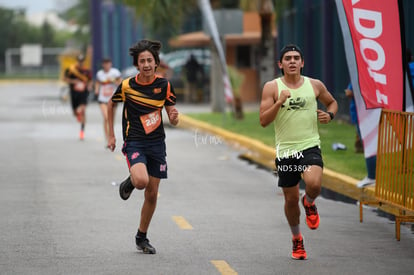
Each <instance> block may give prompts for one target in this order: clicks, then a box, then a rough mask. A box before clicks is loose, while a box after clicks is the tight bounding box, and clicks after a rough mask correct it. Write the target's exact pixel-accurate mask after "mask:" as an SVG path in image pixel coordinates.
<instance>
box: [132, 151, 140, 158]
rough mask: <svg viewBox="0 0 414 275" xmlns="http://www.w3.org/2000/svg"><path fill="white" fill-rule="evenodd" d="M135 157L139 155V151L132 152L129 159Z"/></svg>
mask: <svg viewBox="0 0 414 275" xmlns="http://www.w3.org/2000/svg"><path fill="white" fill-rule="evenodd" d="M137 157H139V152H134V153H133V154H132V155H131V159H136V158H137Z"/></svg>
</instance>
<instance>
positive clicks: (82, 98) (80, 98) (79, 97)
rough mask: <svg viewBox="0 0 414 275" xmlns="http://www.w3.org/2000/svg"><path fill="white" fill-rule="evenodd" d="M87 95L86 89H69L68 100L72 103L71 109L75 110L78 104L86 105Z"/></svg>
mask: <svg viewBox="0 0 414 275" xmlns="http://www.w3.org/2000/svg"><path fill="white" fill-rule="evenodd" d="M88 95H89V93H88V92H87V91H85V92H76V91H70V102H71V104H72V110H73V111H75V110H76V109H77V108H78V107H79V106H80V105H86V104H87V103H88Z"/></svg>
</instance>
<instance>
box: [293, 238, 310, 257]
mask: <svg viewBox="0 0 414 275" xmlns="http://www.w3.org/2000/svg"><path fill="white" fill-rule="evenodd" d="M292 243H293V248H292V259H295V260H306V259H307V255H306V251H305V247H304V246H303V237H300V238H299V239H292Z"/></svg>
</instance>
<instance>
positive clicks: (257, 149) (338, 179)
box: [177, 114, 399, 215]
mask: <svg viewBox="0 0 414 275" xmlns="http://www.w3.org/2000/svg"><path fill="white" fill-rule="evenodd" d="M177 127H180V128H184V129H195V130H200V131H202V132H206V133H209V134H213V135H217V136H219V137H220V138H221V139H223V140H225V141H226V142H227V143H229V144H230V145H232V146H234V147H236V148H238V149H241V148H243V151H244V152H243V153H242V157H243V158H246V159H249V160H250V161H252V162H254V163H257V164H259V165H261V166H263V167H266V168H268V169H269V170H274V169H275V164H274V160H275V157H276V155H275V149H274V148H273V147H270V146H268V145H265V144H264V143H262V142H260V141H258V140H255V139H252V138H248V137H246V136H242V135H238V134H235V133H233V132H230V131H227V130H225V129H222V128H219V127H216V126H213V125H211V124H209V123H206V122H203V121H199V120H197V119H194V118H191V117H189V116H186V115H184V114H180V122H179V124H178V125H177ZM323 170H324V171H323V179H322V186H323V187H324V188H327V189H329V190H332V191H334V192H336V193H339V194H342V195H344V196H347V197H349V198H352V199H354V200H357V201H360V200H364V201H375V200H376V199H375V187H374V186H369V187H366V188H362V189H361V188H358V187H357V182H358V180H357V179H354V178H352V177H350V176H347V175H343V174H340V173H337V172H334V171H332V170H330V169H328V168H324V169H323ZM378 208H379V209H381V210H382V211H384V212H387V213H389V214H392V215H398V214H399V210H398V209H397V208H396V207H392V206H391V205H385V204H383V205H382V206H379V207H378Z"/></svg>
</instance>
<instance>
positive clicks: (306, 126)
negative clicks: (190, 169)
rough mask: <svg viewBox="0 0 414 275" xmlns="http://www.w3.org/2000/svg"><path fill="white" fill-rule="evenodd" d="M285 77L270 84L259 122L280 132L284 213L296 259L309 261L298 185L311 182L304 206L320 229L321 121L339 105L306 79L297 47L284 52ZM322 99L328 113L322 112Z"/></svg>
mask: <svg viewBox="0 0 414 275" xmlns="http://www.w3.org/2000/svg"><path fill="white" fill-rule="evenodd" d="M278 65H279V68H280V69H281V71H282V76H281V77H278V78H276V79H273V80H271V81H268V82H266V83H265V85H264V87H263V93H262V100H261V104H260V124H261V125H262V126H263V127H266V126H267V125H269V124H270V123H271V122H273V123H274V128H275V142H276V160H275V162H276V171H277V173H278V176H279V183H278V185H279V186H280V187H281V188H282V189H283V194H284V198H285V207H284V208H285V215H286V218H287V221H288V224H289V226H290V229H291V232H292V242H293V251H292V258H293V259H298V260H304V259H306V258H307V255H306V251H305V248H304V245H303V237H302V234H301V232H300V228H299V216H300V208H299V197H300V195H299V181H300V180H301V179H302V177H303V180H304V182H305V184H306V189H305V194H304V195H303V196H302V198H301V199H300V200H301V203H302V205H303V207H304V208H305V212H306V224H307V225H308V227H309V228H310V229H317V228H318V226H319V214H318V210H317V208H316V205H315V199H316V198H317V196H318V195H319V194H320V192H321V181H322V169H323V161H322V156H321V150H320V139H319V132H318V121H319V122H320V123H328V122H330V121H331V120H332V119H333V118H334V117H335V114H336V112H337V111H338V105H337V103H336V101H335V99H334V98H333V97H332V95H331V94H330V93H329V92H328V90H327V89H326V87H325V85H324V84H323V83H322V82H321V81H320V80H317V79H312V78H309V77H306V76H302V75H301V73H302V69H303V66H304V59H303V54H302V51H301V50H300V49H299V47H298V46H296V45H293V44H291V45H287V46H285V47H284V48H283V49H282V50H281V52H280V60H279V62H278ZM317 101H319V102H321V103H322V104H323V105H324V106H325V107H326V111H322V110H319V109H317Z"/></svg>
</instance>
